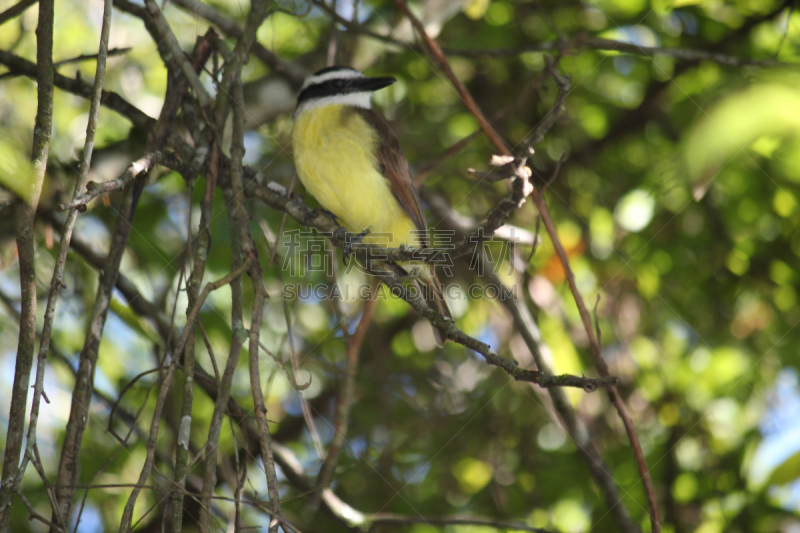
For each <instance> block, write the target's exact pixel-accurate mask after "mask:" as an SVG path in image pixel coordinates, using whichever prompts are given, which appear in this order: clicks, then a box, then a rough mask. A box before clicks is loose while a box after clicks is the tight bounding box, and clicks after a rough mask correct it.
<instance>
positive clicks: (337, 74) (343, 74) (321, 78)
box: [300, 69, 364, 91]
mask: <svg viewBox="0 0 800 533" xmlns="http://www.w3.org/2000/svg"><path fill="white" fill-rule="evenodd" d="M363 77H364V75H363V74H361V73H360V72H359V71H357V70H350V69H342V70H334V71H332V72H326V73H325V74H318V75H315V76H309V77H308V78H306V81H305V82H303V87H302V88H301V89H300V90H301V91H302V90H303V89H307V88H308V87H310V86H312V85H316V84H318V83H324V82H326V81H328V80H334V79H346V80H352V79H355V78H363Z"/></svg>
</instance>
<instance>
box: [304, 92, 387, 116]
mask: <svg viewBox="0 0 800 533" xmlns="http://www.w3.org/2000/svg"><path fill="white" fill-rule="evenodd" d="M371 99H372V92H361V93H347V94H337V95H334V96H323V97H321V98H312V99H311V100H306V101H305V102H303V103H302V104H300V105H299V106H298V108H297V111H295V112H294V116H295V117H296V116H298V115H300V113H302V112H304V111H308V110H309V109H317V108H320V107H326V106H329V105H349V106H353V107H360V108H363V109H372V102H371Z"/></svg>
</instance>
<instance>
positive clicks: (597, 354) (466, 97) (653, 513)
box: [395, 0, 661, 533]
mask: <svg viewBox="0 0 800 533" xmlns="http://www.w3.org/2000/svg"><path fill="white" fill-rule="evenodd" d="M395 4H397V6H398V7H399V8H400V9H401V10H402V11H404V12H405V14H406V15H407V16H408V17H409V19H410V20H411V22H412V24H413V25H414V27H415V28H416V29H417V32H418V33H419V34H420V36H421V37H422V39H423V41H424V42H425V45H426V47H427V48H428V51H429V54H430V55H431V57H432V58H433V59H434V60H435V61H436V62H437V63H438V64H439V66H440V68H441V69H442V71H443V72H444V74H445V75H446V76H447V77H448V78H449V79H450V81H451V82H452V83H453V85H454V86H455V87H456V89H457V90H458V92H459V94H460V95H461V98H462V100H463V101H464V103H465V105H466V106H467V108H468V109H469V111H470V112H471V113H472V114H473V115H474V116H475V118H476V119H477V121H478V124H479V125H480V126H481V128H482V129H483V130H484V132H485V133H486V135H487V137H489V139H490V141H492V144H494V146H495V148H496V149H497V150H499V152H500V154H501V155H503V156H510V155H511V154H510V151H509V150H508V148H507V147H506V145H505V143H504V142H503V141H502V139H500V138H499V136H497V135H496V134H495V132H494V131H493V130H492V129H491V126H490V125H489V123H488V121H487V120H486V118H485V117H484V116H483V113H482V112H481V110H480V108H478V106H477V104H475V101H474V100H473V99H472V97H471V95H470V94H469V92H468V91H467V90H466V88H465V87H464V85H463V83H461V81H460V80H459V79H458V78H457V77H456V76H455V74H454V73H453V71H452V69H451V68H450V66H449V64H448V62H447V58H446V57H445V56H444V54H443V53H442V51H441V49H440V48H439V47H438V45H437V44H436V42H435V41H434V40H433V39H431V38H430V36H428V35H427V33H426V32H425V28H424V26H423V25H422V23H421V22H420V21H419V20H418V19H416V17H414V15H413V14H412V13H411V12H410V11H409V9H408V6H407V5H406V4H405V2H404V1H403V0H395ZM548 67H549V68H550V69H551V71H552V72H551V73H552V74H553V75H554V77H555V79H556V82H557V83H558V84H559V86H563V85H565V84H567V83H568V80H567V79H563V78H559V77H558V75H557V73H556V72H555V69H553V68H552V66H551V65H550V64H548ZM564 98H565V97H564ZM556 106H558V107H555V108H554V111H555V113H554V114H555V115H556V116H558V115H560V114H561V112H563V100H559V99H558V98H557V101H556ZM552 120H555V119H552ZM532 197H533V200H534V202H535V203H536V206H537V209H538V210H539V214H540V215H541V217H542V222H543V223H544V226H545V229H546V230H547V232H548V235H549V236H550V239H551V241H552V242H553V245H554V247H555V248H556V251H557V254H558V257H559V260H560V261H561V264H562V266H563V268H564V271H565V272H567V279H568V282H569V285H570V290H571V291H572V294H573V297H574V299H575V303H576V305H577V306H578V311H579V313H580V315H581V320H582V321H583V323H584V328H585V329H586V330H587V334H588V336H589V339H590V343H591V345H592V355H593V358H594V360H595V365H596V366H597V368H598V370H599V371H600V374H601V376H602V377H603V378H608V377H609V373H608V367H607V366H606V364H605V361H604V360H603V358H602V351H601V348H600V345H599V343H598V342H597V338H596V337H595V335H594V332H593V331H592V326H591V320H590V319H589V318H588V313H587V312H586V306H585V304H584V303H583V299H582V297H581V295H580V293H579V292H578V289H577V285H576V284H575V279H574V275H573V274H572V271H571V268H570V265H569V259H568V258H567V255H566V252H565V251H564V247H563V246H562V245H561V242H560V240H559V237H558V232H557V231H556V228H555V225H554V224H553V221H552V219H551V218H550V215H549V212H548V211H547V206H546V205H545V203H544V195H543V194H541V193H540V192H539V191H538V189H535V190H534V191H533V193H532ZM412 305H413V304H412ZM447 325H448V326H450V324H447ZM452 327H453V328H455V326H452ZM456 329H457V328H456ZM487 362H489V358H488V357H487ZM601 379H602V378H601ZM609 385H610V386H609V395H610V396H611V398H612V401H613V402H614V404H615V406H616V407H617V411H618V412H619V415H620V417H621V418H622V420H623V423H624V424H625V429H626V431H627V433H628V438H629V440H630V443H631V448H632V449H633V453H634V457H635V458H636V462H637V466H638V467H639V473H640V476H641V478H642V481H643V482H644V485H645V493H646V495H647V500H648V506H649V508H650V519H651V526H652V529H653V532H654V533H658V532H660V531H661V526H660V519H659V515H658V505H657V503H656V501H655V491H654V490H653V487H652V480H651V479H650V472H649V470H648V469H647V462H646V461H645V459H644V454H643V453H642V450H641V446H640V444H639V441H638V437H637V435H636V430H635V428H634V426H633V423H632V421H631V420H630V416H629V415H628V413H627V410H626V409H625V405H624V403H623V402H622V399H621V397H620V396H619V393H618V391H617V389H616V387H615V386H614V383H613V382H611V383H609ZM618 505H619V504H618V502H614V503H613V504H612V505H611V508H612V509H614V508H616V507H617V506H618ZM619 518H620V519H622V523H621V524H620V525H623V524H624V526H625V527H626V528H628V527H631V526H633V527H635V526H634V525H633V523H632V522H630V519H629V518H627V513H625V515H624V516H623V515H619ZM637 529H638V528H637Z"/></svg>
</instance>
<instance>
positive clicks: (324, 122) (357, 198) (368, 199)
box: [292, 105, 417, 247]
mask: <svg viewBox="0 0 800 533" xmlns="http://www.w3.org/2000/svg"><path fill="white" fill-rule="evenodd" d="M377 143H378V136H377V133H376V132H375V130H374V129H373V128H372V127H371V126H370V125H369V124H367V123H366V122H365V121H364V119H363V118H361V116H360V115H359V114H358V113H356V112H354V111H353V110H352V109H351V108H349V107H347V106H341V105H334V106H326V107H322V108H316V109H308V110H306V111H304V112H302V113H301V114H300V115H299V116H298V117H297V118H296V119H295V123H294V129H293V130H292V149H293V150H294V162H295V166H296V167H297V175H298V176H299V177H300V181H301V182H302V183H303V185H304V186H305V188H306V190H307V191H308V192H309V193H311V194H312V195H313V196H314V198H316V199H317V201H318V202H319V203H320V205H321V206H322V207H324V208H325V209H327V210H328V211H330V212H331V213H333V214H334V215H336V217H337V218H339V220H341V221H342V224H343V225H344V227H345V228H347V230H348V231H350V232H351V233H361V232H362V231H364V230H365V229H366V228H369V229H370V231H371V234H370V235H369V236H368V237H367V238H365V239H364V241H365V242H372V243H376V244H380V245H383V246H389V247H396V246H399V245H400V244H403V243H405V244H409V245H414V244H417V239H415V238H414V233H413V232H414V231H415V230H416V227H415V226H414V223H413V222H412V220H411V218H409V216H408V215H407V214H406V212H405V211H403V208H402V207H401V206H400V203H399V202H398V201H397V199H396V198H395V197H394V195H393V194H392V191H391V187H390V185H389V181H388V180H387V179H386V178H384V177H383V175H382V174H381V173H380V171H379V164H378V159H377V156H376V153H377Z"/></svg>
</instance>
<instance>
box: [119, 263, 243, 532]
mask: <svg viewBox="0 0 800 533" xmlns="http://www.w3.org/2000/svg"><path fill="white" fill-rule="evenodd" d="M249 266H250V265H249V262H247V261H246V262H245V263H244V264H243V265H242V266H241V267H240V268H238V269H236V270H234V271H233V272H231V273H230V274H228V275H227V276H225V277H223V278H221V279H219V280H217V281H215V282H210V283H207V284H206V286H205V287H203V290H202V292H201V293H200V294H199V295H198V297H197V301H196V302H195V305H194V307H193V308H192V310H191V311H190V312H189V313H188V316H187V317H186V325H185V326H184V328H183V332H182V333H181V337H180V339H178V343H177V346H176V348H175V351H174V352H173V354H172V355H173V357H172V363H170V365H169V368H168V369H167V372H166V374H165V375H164V378H163V381H162V383H161V389H160V391H159V393H158V401H157V402H156V407H155V409H154V411H153V421H152V423H151V424H150V436H149V437H148V440H147V456H146V458H145V463H144V466H143V467H142V471H141V473H140V474H139V480H138V481H137V487H136V488H134V489H133V491H131V494H130V496H129V497H128V502H127V503H126V504H125V509H124V510H123V512H122V520H121V521H120V529H119V530H120V532H121V533H127V532H128V531H130V529H131V520H132V518H133V508H134V506H135V505H136V499H137V498H138V496H139V492H140V491H141V489H140V488H139V486H143V485H144V484H145V482H146V481H147V478H148V477H150V471H151V470H152V468H153V460H154V458H155V448H156V441H157V439H158V430H159V426H160V423H161V415H162V413H163V411H164V403H165V402H166V399H167V393H168V392H169V388H170V384H171V382H172V375H173V374H174V373H175V368H176V367H177V365H178V360H179V356H180V354H181V353H183V350H184V348H185V347H186V342H187V340H188V338H189V335H191V334H193V332H194V328H193V326H194V324H195V323H196V321H197V317H198V315H199V314H200V308H201V307H203V303H205V301H206V298H207V297H208V295H209V294H210V293H211V292H212V291H214V290H217V289H219V288H220V287H223V286H225V285H228V284H229V283H231V282H232V281H234V280H236V279H239V277H240V276H241V275H242V274H243V273H244V272H245V271H246V270H247V268H248V267H249Z"/></svg>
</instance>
